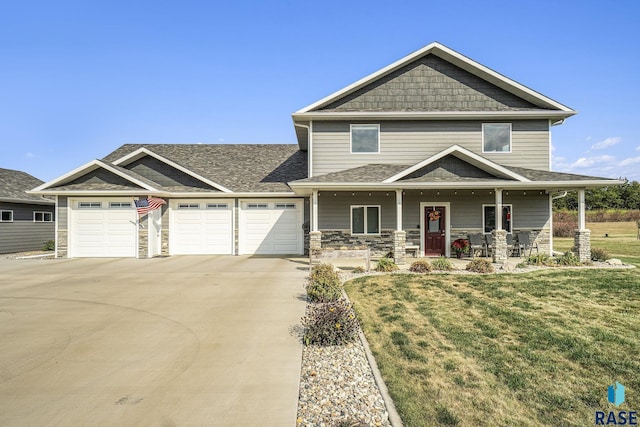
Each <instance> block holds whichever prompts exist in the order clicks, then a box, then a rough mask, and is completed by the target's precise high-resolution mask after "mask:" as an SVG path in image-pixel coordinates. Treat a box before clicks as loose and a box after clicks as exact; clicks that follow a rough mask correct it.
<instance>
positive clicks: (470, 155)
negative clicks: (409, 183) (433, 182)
mask: <svg viewBox="0 0 640 427" xmlns="http://www.w3.org/2000/svg"><path fill="white" fill-rule="evenodd" d="M449 154H452V155H454V156H456V157H458V158H459V159H461V160H464V161H467V163H470V164H472V165H474V166H476V167H480V169H483V170H485V171H487V169H489V171H493V172H498V173H500V174H502V175H506V176H508V177H510V178H513V179H515V180H518V181H520V182H527V181H530V180H529V179H528V178H525V177H523V176H522V175H519V174H517V173H515V172H513V171H510V170H509V169H507V168H505V167H503V166H500V165H499V164H497V163H494V162H492V161H491V160H488V159H485V158H484V157H482V156H479V155H477V154H476V153H474V152H472V151H469V150H467V149H466V148H462V147H460V146H459V145H452V146H451V147H449V148H447V149H446V150H443V151H441V152H439V153H437V154H434V155H433V156H431V157H429V158H428V159H425V160H423V161H421V162H420V163H416V164H415V165H413V166H411V167H410V168H408V169H405V170H403V171H402V172H400V173H397V174H395V175H393V176H392V177H390V178H387V179H385V180H384V181H382V182H383V183H384V184H389V183H392V182H396V181H397V180H399V179H400V178H403V177H405V176H407V175H409V174H410V173H412V172H415V171H417V170H418V169H421V168H423V167H425V166H427V165H429V164H431V163H433V162H435V161H437V160H439V159H441V158H443V157H445V156H448V155H449ZM483 166H484V167H483Z"/></svg>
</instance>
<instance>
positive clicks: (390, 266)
mask: <svg viewBox="0 0 640 427" xmlns="http://www.w3.org/2000/svg"><path fill="white" fill-rule="evenodd" d="M397 269H398V266H397V265H396V263H395V262H393V260H392V259H390V258H380V259H379V260H378V265H377V266H376V271H384V272H391V271H396V270H397Z"/></svg>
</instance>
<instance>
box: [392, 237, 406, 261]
mask: <svg viewBox="0 0 640 427" xmlns="http://www.w3.org/2000/svg"><path fill="white" fill-rule="evenodd" d="M406 242H407V233H406V232H404V231H394V232H393V262H395V263H396V264H398V265H400V264H404V263H405V261H406Z"/></svg>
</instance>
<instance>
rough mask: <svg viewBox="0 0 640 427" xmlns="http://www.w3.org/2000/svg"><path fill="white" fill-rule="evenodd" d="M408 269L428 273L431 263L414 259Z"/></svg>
mask: <svg viewBox="0 0 640 427" xmlns="http://www.w3.org/2000/svg"><path fill="white" fill-rule="evenodd" d="M409 271H413V272H414V273H428V272H430V271H431V264H429V261H425V260H418V261H414V262H413V263H412V264H411V266H410V267H409Z"/></svg>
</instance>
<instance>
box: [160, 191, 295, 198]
mask: <svg viewBox="0 0 640 427" xmlns="http://www.w3.org/2000/svg"><path fill="white" fill-rule="evenodd" d="M168 196H169V197H176V198H177V197H181V198H182V197H191V198H204V199H207V198H212V199H216V198H223V199H228V198H229V197H267V198H273V197H297V195H296V193H294V192H293V191H291V192H274V193H255V192H254V193H168Z"/></svg>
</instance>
